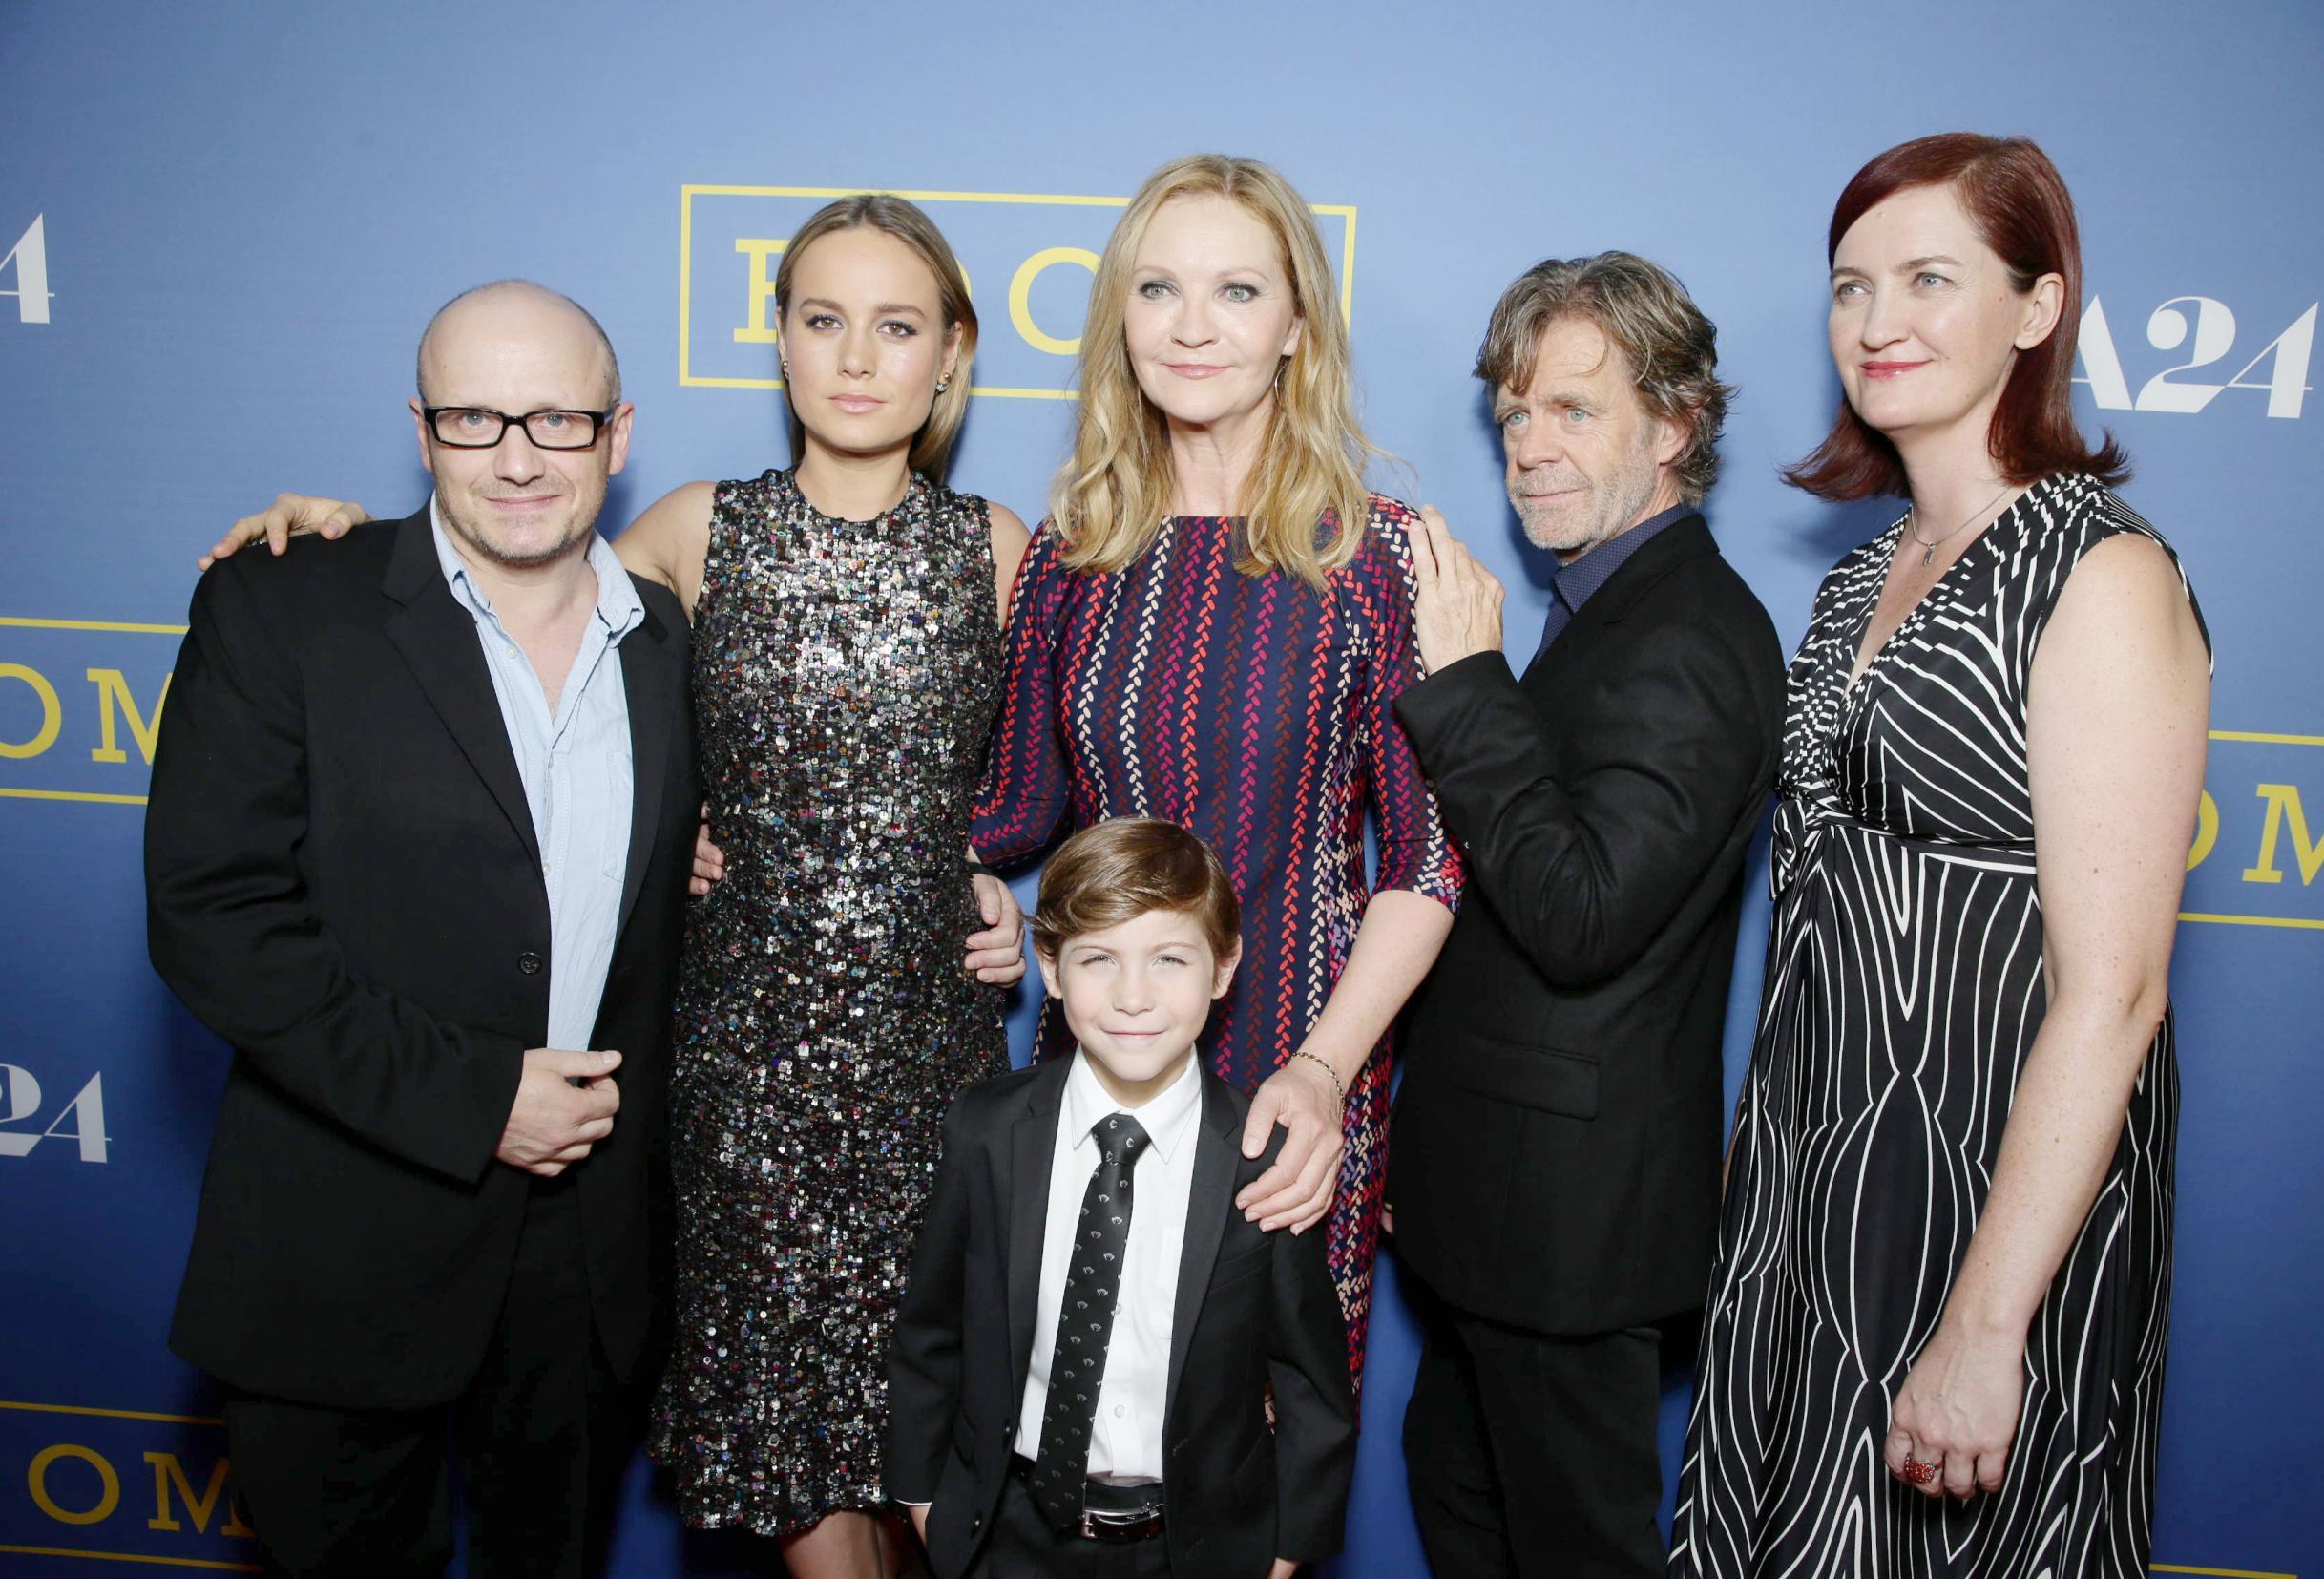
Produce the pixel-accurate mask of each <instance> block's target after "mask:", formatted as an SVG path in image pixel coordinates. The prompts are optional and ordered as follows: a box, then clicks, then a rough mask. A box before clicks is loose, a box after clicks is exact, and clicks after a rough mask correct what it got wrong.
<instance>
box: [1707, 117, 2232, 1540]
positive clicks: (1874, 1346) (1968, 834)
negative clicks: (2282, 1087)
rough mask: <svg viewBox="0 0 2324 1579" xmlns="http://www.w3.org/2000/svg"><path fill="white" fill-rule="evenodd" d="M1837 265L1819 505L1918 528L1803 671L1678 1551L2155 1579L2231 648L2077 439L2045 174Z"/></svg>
mask: <svg viewBox="0 0 2324 1579" xmlns="http://www.w3.org/2000/svg"><path fill="white" fill-rule="evenodd" d="M1831 262H1832V313H1831V333H1832V360H1833V362H1834V363H1835V364H1836V365H1837V367H1838V368H1839V374H1840V383H1841V386H1842V388H1843V389H1844V390H1845V391H1846V394H1847V404H1846V406H1845V407H1843V409H1842V410H1841V411H1840V413H1839V419H1838V421H1837V422H1836V423H1835V424H1834V426H1833V428H1832V433H1831V435H1830V437H1828V438H1827V439H1826V440H1825V441H1824V443H1823V445H1822V447H1821V448H1820V449H1818V450H1817V451H1816V452H1815V453H1813V454H1811V455H1810V456H1809V457H1808V458H1807V459H1806V460H1805V461H1803V462H1802V463H1801V464H1800V465H1799V466H1797V467H1795V468H1793V469H1792V470H1791V472H1790V474H1788V476H1789V480H1790V481H1791V482H1793V483H1795V484H1797V485H1798V486H1800V487H1803V488H1806V489H1808V490H1809V491H1810V492H1811V493H1814V494H1817V495H1821V496H1823V497H1825V498H1830V499H1859V498H1866V497H1869V496H1872V495H1880V494H1892V495H1903V496H1904V497H1905V498H1906V499H1907V500H1908V501H1909V504H1910V507H1909V508H1908V509H1907V510H1906V512H1905V514H1904V516H1902V518H1901V519H1899V520H1898V521H1897V522H1896V523H1895V525H1894V526H1892V527H1890V528H1889V530H1888V531H1886V532H1884V533H1882V534H1881V535H1880V536H1879V537H1875V538H1874V540H1873V541H1871V542H1869V543H1866V544H1865V545H1864V546H1862V547H1860V548H1858V549H1856V550H1855V551H1854V552H1853V553H1851V554H1849V555H1848V556H1847V557H1846V558H1843V559H1842V560H1841V561H1840V562H1839V564H1838V565H1837V566H1835V567H1834V568H1833V569H1832V574H1831V575H1830V576H1828V577H1827V578H1826V579H1825V580H1824V584H1823V587H1822V589H1821V590H1820V591H1819V592H1818V593H1817V594H1816V600H1815V610H1814V615H1813V619H1812V621H1811V624H1810V627H1809V630H1808V635H1807V638H1806V640H1805V642H1803V643H1802V644H1801V647H1800V650H1799V654H1798V656H1797V657H1796V658H1795V659H1793V661H1792V663H1791V672H1790V699H1789V704H1788V709H1787V718H1786V726H1785V758H1784V765H1783V768H1782V770H1781V776H1780V779H1779V783H1778V789H1779V791H1780V793H1781V796H1782V799H1781V802H1780V805H1779V809H1778V811H1777V816H1776V831H1775V848H1774V855H1773V886H1774V891H1775V914H1774V922H1773V936H1772V938H1771V939H1770V943H1769V955H1768V968H1767V981H1766V987H1765V993H1764V998H1763V1000H1762V1003H1761V1008H1760V1016H1759V1028H1758V1039H1757V1042H1756V1044H1755V1046H1754V1047H1753V1050H1752V1055H1751V1068H1750V1073H1749V1077H1748V1080H1747V1082H1746V1084H1745V1089H1744V1097H1743V1105H1742V1108H1741V1111H1740V1113H1739V1114H1738V1117H1737V1122H1736V1134H1735V1142H1734V1150H1733V1153H1732V1160H1731V1169H1730V1175H1729V1178H1728V1181H1727V1208H1726V1216H1725V1221H1724V1225H1723V1228H1722V1233H1721V1243H1720V1252H1719V1259H1718V1264H1717V1267H1716V1270H1715V1272H1714V1274H1713V1276H1712V1283H1711V1291H1710V1300H1709V1308H1708V1311H1707V1315H1706V1324H1705V1329H1704V1340H1703V1358H1702V1366H1701V1375H1700V1380H1699V1384H1698V1389H1697V1393H1696V1398H1695V1407H1694V1417H1693V1421H1692V1423H1691V1425H1690V1427H1689V1429H1688V1433H1687V1452H1686V1463H1685V1484H1684V1486H1683V1489H1682V1493H1681V1500H1680V1506H1679V1513H1678V1521H1677V1525H1676V1527H1675V1529H1674V1530H1673V1540H1672V1547H1673V1554H1672V1567H1673V1570H1674V1571H1675V1572H1679V1573H1685V1574H1746V1573H1774V1572H1782V1573H1788V1574H1795V1575H1811V1574H1860V1573H1874V1572H1877V1573H1881V1574H1899V1575H1914V1574H1997V1575H1998V1574H2032V1573H2042V1572H2048V1573H2060V1574H2067V1573H2070V1574H2076V1575H2091V1574H2119V1575H2124V1576H2130V1575H2141V1574H2144V1573H2145V1572H2146V1565H2147V1552H2148V1547H2149V1544H2150V1537H2151V1525H2152V1518H2153V1506H2154V1499H2153V1489H2154V1485H2153V1483H2154V1467H2155V1438H2156V1425H2157V1419H2158V1414H2159V1410H2160V1405H2161V1402H2162V1388H2163V1359H2164V1346H2165V1345H2164V1338H2165V1333H2166V1331H2167V1324H2168V1314H2169V1294H2170V1202H2171V1154H2172V1138H2173V1129H2174V1125H2175V1118H2176V1112H2177V1106H2178V1071H2177V1065H2176V1063H2175V1060H2174V1056H2173V1052H2172V1038H2171V1022H2170V1012H2169V1000H2168V996H2167V985H2166V978H2167V972H2168V966H2169V962H2170V946H2171V937H2172V931H2173V928H2174V926H2175V923H2176V919H2177V915H2178V901H2179V888H2180V883H2181V880H2182V878H2183V876H2184V874H2185V870H2186V857H2187V850H2188V841H2189V839H2190V837H2191V835H2192V832H2193V829H2194V821H2195V811H2196V803H2197V799H2198V796H2199V793H2200V790H2201V787H2202V777H2203V754H2204V743H2205V727H2206V722H2207V715H2208V710H2209V689H2210V679H2209V644H2208V642H2209V639H2208V637H2207V636H2206V634H2205V632H2204V629H2203V625H2202V621H2201V618H2200V616H2199V614H2198V613H2197V611H2196V609H2195V606H2194V600H2193V598H2192V596H2191V594H2190V593H2189V591H2188V586H2187V582H2186V579H2185V578H2184V576H2183V575H2182V574H2181V572H2180V569H2179V566H2178V562H2177V560H2176V558H2174V557H2173V556H2172V554H2171V552H2170V550H2169V548H2168V547H2167V546H2166V545H2165V543H2164V542H2163V540H2162V538H2161V537H2158V536H2157V535H2156V533H2155V532H2154V530H2153V529H2152V528H2151V527H2149V526H2148V525H2147V524H2146V522H2145V521H2143V520H2141V519H2140V518H2139V517H2138V516H2136V515H2134V514H2132V513H2131V511H2130V510H2129V509H2128V508H2127V507H2126V506H2125V505H2124V503H2123V502H2122V501H2121V500H2120V499H2119V498H2117V497H2116V496H2115V495H2114V494H2113V493H2112V492H2110V487H2111V485H2114V484H2117V483H2120V482H2121V481H2122V480H2123V478H2124V477H2125V475H2126V474H2127V472H2128V467H2127V465H2126V464H2125V458H2124V456H2123V454H2122V453H2121V452H2120V451H2119V450H2118V449H2117V448H2116V447H2115V446H2114V444H2113V442H2112V441H2111V440H2110V439H2109V440H2107V441H2106V442H2105V443H2104V445H2102V446H2101V447H2100V448H2099V449H2098V450H2096V451H2095V452H2093V451H2092V450H2091V449H2090V448H2089V447H2088V445H2087V444H2086V443H2085V442H2084V440H2083V436H2082V434H2081V432H2080V431H2079V430H2078V429H2077V428H2076V426H2075V423H2074V418H2073V413H2072V411H2071V408H2070V404H2069V389H2068V380H2069V378H2070V377H2071V374H2072V368H2073V364H2074V330H2075V323H2076V312H2077V309H2078V308H2079V306H2080V304H2081V300H2082V263H2081V243H2080V241H2079V239H2078V237H2077V234H2076V228H2075V222H2074V210H2073V202H2072V200H2071V199H2070V198H2069V197H2068V196H2067V194H2066V190H2065V185H2064V182H2063V181H2062V179H2060V178H2059V175H2058V172H2057V170H2056V169H2055V167H2053V166H2052V165H2051V163H2050V161H2049V160H2048V159H2047V158H2045V157H2043V155H2042V153H2041V150H2040V149H2039V148H2037V147H2035V146H2034V145H2033V144H2032V143H2030V142H2027V141H2024V140H2023V139H2020V138H2010V139H1999V138H1994V137H1975V136H1970V135H1967V134H1954V135H1949V136H1943V137H1923V138H1921V139H1919V140H1917V141H1915V142H1909V143H1906V144H1904V145H1902V146H1901V147H1897V148H1894V149H1891V150H1890V151H1889V152H1887V153H1885V154H1882V155H1881V156H1880V157H1879V158H1875V159H1874V160H1873V161H1872V162H1871V163H1870V164H1868V165H1866V166H1865V167H1864V168H1863V169H1862V170H1861V171H1859V172H1857V174H1856V177H1855V179H1853V180H1852V181H1851V182H1850V183H1849V185H1848V189H1847V190H1846V191H1845V192H1843V193H1842V194H1841V196H1840V201H1839V205H1838V207H1837V209H1836V210H1835V211H1834V213H1833V215H1832V231H1831Z"/></svg>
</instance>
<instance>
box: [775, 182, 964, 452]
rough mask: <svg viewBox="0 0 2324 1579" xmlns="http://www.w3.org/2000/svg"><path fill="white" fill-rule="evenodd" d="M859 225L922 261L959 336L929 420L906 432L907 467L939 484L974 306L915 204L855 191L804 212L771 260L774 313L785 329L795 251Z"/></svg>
mask: <svg viewBox="0 0 2324 1579" xmlns="http://www.w3.org/2000/svg"><path fill="white" fill-rule="evenodd" d="M864 226H869V228H871V229H873V230H877V231H881V232H884V233H885V234H887V235H890V236H893V237H894V238H895V239H896V240H897V241H899V242H903V243H904V244H905V245H906V246H908V247H910V248H911V250H912V253H913V255H914V256H916V257H917V258H918V259H919V260H920V262H922V263H926V264H927V265H928V271H929V272H930V273H931V274H933V275H934V276H935V277H936V299H937V301H938V302H939V303H940V304H942V305H943V309H944V328H945V332H946V333H947V334H950V333H952V332H953V330H955V329H956V330H958V331H959V334H960V354H959V355H958V356H957V357H955V358H954V359H953V375H952V380H951V382H950V383H949V384H947V385H946V387H945V388H944V389H943V390H942V391H941V392H939V393H938V394H937V396H936V401H935V404H934V405H932V406H931V407H930V408H929V411H928V420H927V421H926V422H924V423H922V424H921V425H920V431H919V432H917V433H916V434H914V435H913V436H912V441H911V458H910V460H909V462H908V464H909V465H910V466H911V469H912V470H913V471H915V472H925V473H927V474H929V475H930V476H931V477H933V478H934V479H936V480H937V481H938V482H941V481H943V480H944V469H945V467H946V466H947V465H949V464H950V463H951V461H952V457H953V439H955V438H957V437H959V436H960V421H961V418H963V417H965V416H967V415H968V411H969V363H970V362H971V361H972V360H973V359H974V357H975V355H976V307H975V305H974V304H973V303H972V302H970V300H969V287H968V282H967V281H966V280H964V279H962V278H961V274H960V261H959V260H958V259H957V258H954V257H953V248H952V243H951V242H947V241H946V240H945V239H944V232H943V231H941V230H938V229H937V228H936V221H933V220H932V219H930V218H929V217H928V214H927V212H926V211H925V210H924V209H922V208H921V207H920V205H919V204H918V203H915V202H912V201H911V200H908V199H905V198H899V197H896V196H894V195H893V194H892V193H888V192H858V193H856V194H855V195H854V196H853V197H849V198H841V199H840V200H838V201H836V202H829V203H826V204H824V206H823V207H821V208H818V209H817V210H815V212H814V213H812V214H810V215H808V216H807V220H806V223H805V224H803V225H801V226H800V227H799V230H798V233H797V234H795V235H794V236H792V237H791V239H790V242H789V244H788V245H786V246H785V248H784V249H783V262H782V263H778V264H776V265H775V317H776V320H777V321H778V322H779V323H781V324H782V325H783V326H784V329H785V332H786V333H787V332H788V331H789V328H790V311H791V285H792V282H793V281H794V279H795V278H796V277H797V275H798V272H799V256H800V254H801V253H803V252H805V251H806V249H807V248H808V247H809V246H811V245H812V244H814V242H817V241H819V240H821V239H822V238H823V237H826V236H828V235H830V234H831V233H832V232H833V231H838V230H854V229H857V228H859V227H864ZM783 394H784V399H785V402H787V401H788V400H789V398H790V389H789V386H788V383H787V381H786V383H785V388H784V391H783ZM789 415H790V430H791V463H792V464H793V465H797V464H798V463H799V461H800V460H801V459H802V458H803V457H804V456H805V455H806V428H805V426H803V425H802V424H801V422H800V421H799V413H798V411H795V410H793V411H790V413H789Z"/></svg>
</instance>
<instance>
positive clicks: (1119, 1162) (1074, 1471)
mask: <svg viewBox="0 0 2324 1579" xmlns="http://www.w3.org/2000/svg"><path fill="white" fill-rule="evenodd" d="M1090 1133H1091V1134H1093V1135H1095V1136H1097V1138H1098V1150H1099V1157H1098V1170H1097V1171H1096V1172H1094V1173H1092V1174H1091V1175H1090V1176H1089V1189H1087V1190H1084V1191H1082V1194H1081V1218H1080V1221H1079V1222H1078V1223H1076V1224H1075V1225H1074V1236H1073V1252H1072V1253H1071V1254H1070V1255H1069V1256H1068V1257H1067V1258H1066V1262H1065V1299H1064V1302H1063V1303H1062V1304H1061V1305H1059V1306H1058V1307H1057V1350H1056V1352H1055V1353H1054V1354H1052V1355H1051V1356H1050V1359H1049V1401H1048V1404H1047V1406H1046V1407H1045V1408H1044V1409H1043V1410H1042V1411H1041V1450H1040V1453H1039V1455H1038V1456H1037V1457H1036V1459H1035V1460H1034V1463H1033V1476H1032V1491H1033V1501H1034V1505H1036V1507H1038V1508H1039V1509H1040V1510H1041V1516H1042V1517H1043V1518H1045V1519H1047V1520H1048V1521H1049V1524H1050V1526H1051V1527H1052V1528H1054V1529H1060V1530H1067V1529H1074V1528H1077V1527H1078V1526H1079V1525H1080V1523H1081V1500H1082V1489H1083V1487H1084V1485H1085V1484H1087V1482H1088V1479H1089V1439H1090V1434H1091V1432H1092V1431H1093V1430H1095V1429H1096V1427H1097V1423H1098V1387H1099V1383H1100V1382H1102V1381H1103V1380H1104V1379H1105V1350H1106V1344H1107V1341H1108V1340H1109V1339H1110V1338H1111V1337H1113V1332H1114V1307H1115V1304H1116V1302H1117V1301H1118V1300H1119V1299H1120V1295H1121V1271H1122V1259H1123V1256H1124V1253H1126V1252H1127V1250H1128V1248H1129V1243H1130V1176H1131V1174H1133V1173H1135V1172H1136V1171H1137V1169H1138V1154H1139V1153H1140V1152H1141V1151H1143V1150H1144V1149H1145V1148H1146V1147H1147V1145H1148V1144H1149V1143H1148V1140H1147V1138H1146V1132H1145V1130H1144V1129H1142V1128H1141V1127H1140V1126H1139V1123H1138V1121H1137V1120H1136V1119H1134V1118H1132V1117H1130V1116H1129V1114H1127V1113H1114V1114H1110V1115H1108V1116H1107V1117H1105V1118H1102V1119H1099V1121H1098V1122H1097V1124H1096V1125H1094V1126H1092V1127H1091V1129H1090Z"/></svg>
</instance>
